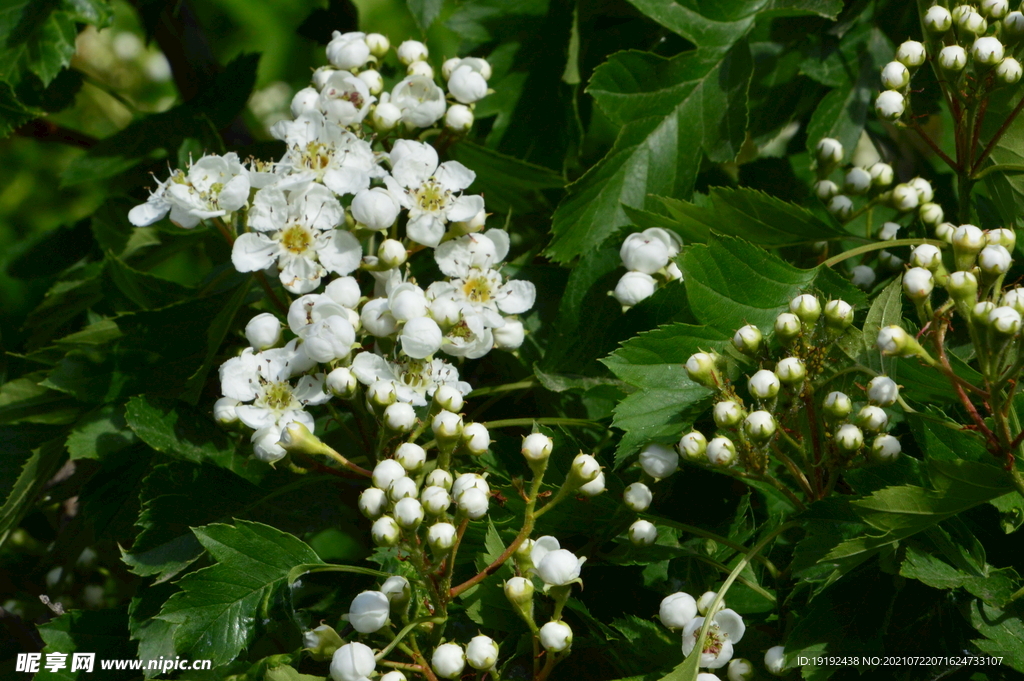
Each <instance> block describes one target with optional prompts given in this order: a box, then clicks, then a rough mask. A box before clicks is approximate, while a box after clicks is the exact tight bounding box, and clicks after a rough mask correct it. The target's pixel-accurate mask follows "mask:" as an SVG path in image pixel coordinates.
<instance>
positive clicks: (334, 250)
mask: <svg viewBox="0 0 1024 681" xmlns="http://www.w3.org/2000/svg"><path fill="white" fill-rule="evenodd" d="M329 234H330V238H329V240H328V241H327V243H326V244H324V245H323V246H321V247H319V248H317V250H316V254H317V256H318V257H319V258H320V262H321V263H322V264H323V266H324V267H326V268H327V270H328V271H329V272H333V273H334V274H340V275H343V276H344V275H346V274H350V273H351V272H354V271H355V270H356V269H357V268H358V267H359V261H360V260H362V259H363V247H362V246H361V245H360V244H359V240H358V239H356V238H355V237H354V236H352V234H350V233H349V232H345V231H343V230H340V229H334V230H331V231H330V232H329Z"/></svg>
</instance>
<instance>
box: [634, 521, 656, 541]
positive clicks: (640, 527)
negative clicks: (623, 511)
mask: <svg viewBox="0 0 1024 681" xmlns="http://www.w3.org/2000/svg"><path fill="white" fill-rule="evenodd" d="M628 534H629V541H630V542H631V543H632V544H633V546H650V545H651V544H653V543H654V542H656V541H657V540H658V528H657V527H655V526H654V524H653V523H651V522H648V521H647V520H637V521H636V522H634V523H633V524H632V525H630V526H629V531H628Z"/></svg>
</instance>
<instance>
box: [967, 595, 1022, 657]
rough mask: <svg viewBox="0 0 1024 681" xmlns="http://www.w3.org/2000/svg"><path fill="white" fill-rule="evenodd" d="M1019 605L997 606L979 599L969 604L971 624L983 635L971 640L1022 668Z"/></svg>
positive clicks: (983, 649) (1020, 614) (985, 650)
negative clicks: (1002, 608)
mask: <svg viewBox="0 0 1024 681" xmlns="http://www.w3.org/2000/svg"><path fill="white" fill-rule="evenodd" d="M1021 618H1022V613H1021V608H1020V606H1016V607H1013V608H1007V609H1006V610H1000V609H999V608H996V607H993V606H990V605H985V604H984V603H982V602H980V601H975V602H974V603H972V604H971V614H970V619H971V624H972V625H973V626H974V628H975V629H977V630H978V632H979V633H981V634H982V635H983V636H984V637H985V638H983V639H979V640H976V641H975V642H974V644H975V645H976V646H978V647H979V648H981V650H982V651H984V652H986V653H988V654H989V655H993V656H996V657H1001V658H1003V660H1002V663H1003V664H1005V665H1008V666H1010V667H1013V668H1014V669H1016V670H1017V671H1019V672H1024V620H1022V619H1021Z"/></svg>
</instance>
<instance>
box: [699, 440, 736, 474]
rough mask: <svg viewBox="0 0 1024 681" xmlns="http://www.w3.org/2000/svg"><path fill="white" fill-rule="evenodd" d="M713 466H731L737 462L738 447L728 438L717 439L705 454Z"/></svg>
mask: <svg viewBox="0 0 1024 681" xmlns="http://www.w3.org/2000/svg"><path fill="white" fill-rule="evenodd" d="M705 454H706V456H707V457H708V461H710V462H711V465H712V466H722V467H725V466H731V465H732V463H733V462H734V461H736V445H734V444H733V442H732V440H730V439H729V438H727V437H716V438H714V439H713V440H711V442H709V443H708V449H707V451H706V452H705Z"/></svg>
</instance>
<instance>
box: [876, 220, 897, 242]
mask: <svg viewBox="0 0 1024 681" xmlns="http://www.w3.org/2000/svg"><path fill="white" fill-rule="evenodd" d="M901 227H902V225H900V223H898V222H883V223H882V227H881V229H879V230H878V240H879V241H892V240H893V239H895V238H896V236H897V235H898V234H899V231H900V229H901Z"/></svg>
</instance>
